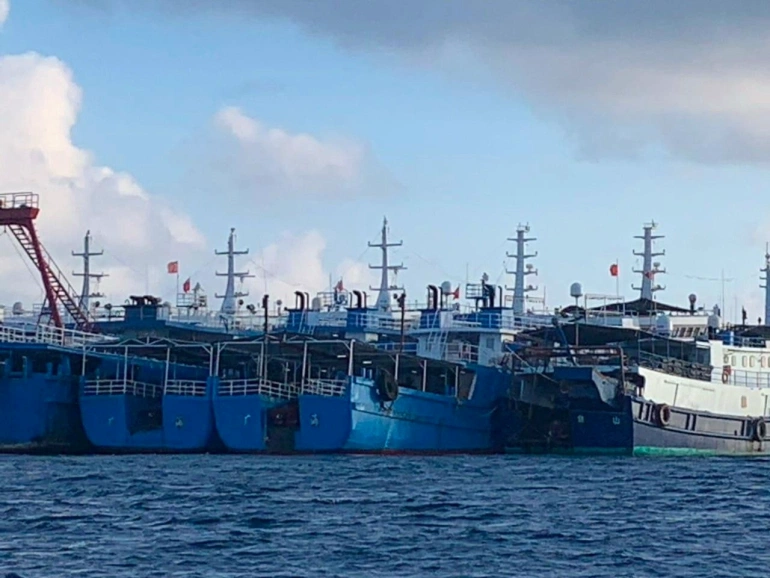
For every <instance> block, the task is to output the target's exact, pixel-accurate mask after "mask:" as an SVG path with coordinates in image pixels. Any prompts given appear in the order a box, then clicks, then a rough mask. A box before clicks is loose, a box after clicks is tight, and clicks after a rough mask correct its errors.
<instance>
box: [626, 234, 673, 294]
mask: <svg viewBox="0 0 770 578" xmlns="http://www.w3.org/2000/svg"><path fill="white" fill-rule="evenodd" d="M657 226H658V225H657V224H656V223H655V221H653V222H651V223H648V224H646V225H644V235H641V236H640V235H636V236H635V237H634V239H642V240H643V241H644V251H642V252H641V253H639V252H638V251H634V255H636V256H638V257H642V268H641V269H634V273H641V274H642V286H641V287H634V286H632V289H634V290H635V291H640V294H639V297H641V298H642V299H648V300H650V301H652V298H653V295H654V294H655V293H656V292H657V291H662V290H664V289H665V287H662V286H660V285H655V284H653V283H654V281H655V275H658V274H659V273H665V272H666V270H665V269H661V268H660V263H653V261H652V259H653V257H658V256H661V255H665V254H666V251H665V250H663V251H659V252H654V251H653V248H652V245H653V241H654V240H655V239H663V238H664V236H663V235H653V234H652V232H653V231H654V230H655V229H656V228H657Z"/></svg>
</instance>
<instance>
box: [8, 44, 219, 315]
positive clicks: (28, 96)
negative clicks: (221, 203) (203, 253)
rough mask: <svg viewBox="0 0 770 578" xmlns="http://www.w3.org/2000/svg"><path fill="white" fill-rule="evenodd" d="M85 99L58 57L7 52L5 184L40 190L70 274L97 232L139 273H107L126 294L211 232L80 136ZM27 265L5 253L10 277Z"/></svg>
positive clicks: (20, 287) (46, 222)
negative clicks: (75, 254) (75, 133)
mask: <svg viewBox="0 0 770 578" xmlns="http://www.w3.org/2000/svg"><path fill="white" fill-rule="evenodd" d="M80 103H81V90H80V88H79V87H78V85H77V84H76V83H75V82H74V80H73V76H72V72H71V71H70V70H69V68H68V67H67V66H66V65H65V64H64V63H63V62H61V61H60V60H58V59H56V58H52V57H44V56H41V55H39V54H35V53H28V54H24V55H17V56H5V57H2V58H0V124H1V125H2V127H3V130H2V132H0V191H18V190H32V191H34V192H37V193H38V194H39V195H40V205H41V212H40V217H39V231H40V236H41V238H42V240H43V243H44V244H45V245H46V248H47V249H48V250H49V252H50V253H51V254H52V255H53V256H54V259H56V260H57V262H59V265H60V266H62V269H64V270H65V271H68V270H69V268H70V267H69V266H70V265H72V266H76V265H77V263H76V261H75V260H74V259H72V258H71V257H69V254H70V251H71V250H73V249H79V248H80V245H81V242H82V237H83V235H84V234H85V231H86V229H90V230H91V231H92V232H93V234H94V235H95V237H97V238H98V239H99V240H100V242H101V243H102V244H103V246H104V247H105V249H106V250H107V252H108V253H111V254H113V255H114V256H116V257H118V256H119V258H120V260H121V261H122V263H123V264H122V265H121V267H122V268H124V269H126V270H130V271H133V272H132V273H131V274H127V273H123V274H119V271H118V270H115V271H114V274H113V275H112V276H110V277H108V278H107V279H105V280H104V283H103V285H104V289H105V290H106V291H107V292H109V293H110V294H114V295H115V296H116V297H118V298H119V300H122V297H123V296H124V295H125V294H126V292H127V291H128V290H131V287H132V286H134V285H137V284H140V285H141V286H142V287H143V286H144V284H145V275H144V274H141V275H138V274H137V273H136V272H137V271H139V272H144V271H145V270H146V268H147V267H148V266H149V269H150V272H151V273H150V276H151V277H152V278H158V275H157V272H158V271H162V270H163V268H164V267H165V264H166V262H167V261H168V260H171V259H177V258H178V259H183V258H185V257H187V256H189V257H192V256H194V255H197V254H198V252H199V251H200V250H201V249H203V248H205V239H204V237H203V235H202V234H201V233H200V232H199V231H198V230H197V228H196V227H195V226H194V225H193V224H192V222H191V221H190V219H189V218H188V217H187V216H186V215H184V214H181V213H179V212H178V211H176V210H174V209H173V208H172V207H170V206H168V205H167V204H166V203H165V202H164V201H163V200H162V199H160V198H158V197H155V196H153V195H150V194H149V193H147V192H146V191H144V190H143V189H142V187H141V186H140V185H139V184H138V183H137V182H136V180H135V179H134V178H133V177H132V176H131V175H129V174H126V173H122V172H117V171H115V170H113V169H111V168H109V167H104V166H100V165H98V164H97V163H95V162H94V159H93V157H92V155H91V154H90V153H88V152H87V151H85V150H83V149H81V148H79V147H78V146H76V145H75V144H74V143H73V141H72V137H71V130H72V127H73V126H74V124H75V122H76V120H77V116H78V112H79V108H80ZM6 253H7V251H6ZM62 256H66V257H64V258H62ZM26 265H27V264H26V263H23V262H21V259H19V257H18V256H17V255H16V254H15V253H14V254H12V255H8V254H7V255H3V258H2V259H0V270H2V273H3V276H4V277H5V278H20V279H21V278H24V279H27V278H28V274H27V273H23V277H22V276H21V275H20V276H19V277H16V275H17V274H21V273H22V272H23V271H24V270H25V268H26ZM65 265H66V267H65ZM72 281H73V282H74V281H75V280H74V279H73V280H72ZM128 281H131V283H128ZM158 288H159V287H158V284H157V283H153V284H151V289H152V290H158ZM0 297H1V298H2V301H3V302H6V303H7V302H8V301H10V300H14V301H15V300H17V299H22V300H30V299H40V293H39V290H36V289H35V287H34V285H32V284H30V283H27V282H24V283H19V284H6V285H4V286H3V288H2V289H0Z"/></svg>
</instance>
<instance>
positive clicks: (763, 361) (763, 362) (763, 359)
mask: <svg viewBox="0 0 770 578" xmlns="http://www.w3.org/2000/svg"><path fill="white" fill-rule="evenodd" d="M759 367H762V368H764V367H765V358H764V357H762V356H761V355H760V356H759Z"/></svg>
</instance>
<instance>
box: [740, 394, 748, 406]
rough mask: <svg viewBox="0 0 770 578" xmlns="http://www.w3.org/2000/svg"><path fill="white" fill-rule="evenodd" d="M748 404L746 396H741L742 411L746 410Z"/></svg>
mask: <svg viewBox="0 0 770 578" xmlns="http://www.w3.org/2000/svg"><path fill="white" fill-rule="evenodd" d="M747 405H748V404H747V403H746V396H745V395H742V396H741V409H745V408H746V406H747Z"/></svg>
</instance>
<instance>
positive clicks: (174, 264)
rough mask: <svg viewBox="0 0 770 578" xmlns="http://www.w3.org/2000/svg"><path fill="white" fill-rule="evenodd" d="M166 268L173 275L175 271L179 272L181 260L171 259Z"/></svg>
mask: <svg viewBox="0 0 770 578" xmlns="http://www.w3.org/2000/svg"><path fill="white" fill-rule="evenodd" d="M166 270H167V271H168V273H169V274H170V275H171V274H173V273H179V261H171V262H170V263H169V264H168V265H166Z"/></svg>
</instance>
